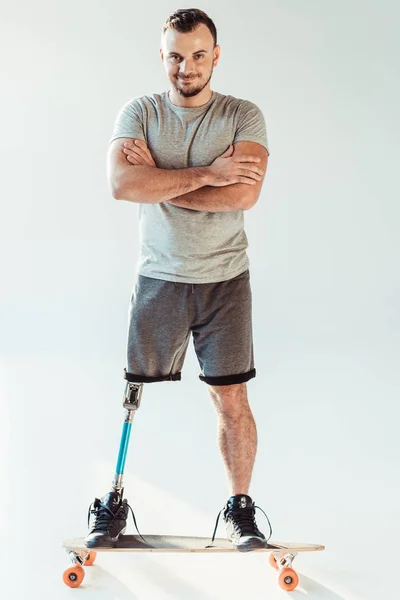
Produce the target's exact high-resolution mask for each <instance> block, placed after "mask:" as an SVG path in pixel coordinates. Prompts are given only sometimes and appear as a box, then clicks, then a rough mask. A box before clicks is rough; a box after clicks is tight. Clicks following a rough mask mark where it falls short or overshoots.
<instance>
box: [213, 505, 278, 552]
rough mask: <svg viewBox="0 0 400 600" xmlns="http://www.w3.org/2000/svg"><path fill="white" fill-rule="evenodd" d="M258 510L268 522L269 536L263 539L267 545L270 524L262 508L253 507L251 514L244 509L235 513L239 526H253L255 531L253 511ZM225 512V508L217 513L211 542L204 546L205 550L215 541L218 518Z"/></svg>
mask: <svg viewBox="0 0 400 600" xmlns="http://www.w3.org/2000/svg"><path fill="white" fill-rule="evenodd" d="M256 508H258V510H261V512H262V513H263V514H264V515H265V518H266V519H267V522H268V527H269V536H268V537H267V538H266V539H265V542H266V543H267V542H268V541H269V540H270V539H271V536H272V527H271V523H270V522H269V519H268V517H267V515H266V514H265V512H264V511H263V509H262V508H260V507H259V506H254V507H252V508H251V512H250V510H248V511H245V509H242V510H241V511H240V512H238V513H236V514H238V516H239V519H238V520H239V522H240V524H242V523H245V524H246V525H253V526H255V528H256V529H257V526H256V525H255V522H254V515H255V509H256ZM224 510H225V507H224V508H222V509H221V510H220V511H219V513H218V517H217V521H216V523H215V527H214V533H213V535H212V540H211V544H209V545H208V546H206V548H211V546H212V544H213V542H214V540H215V534H216V533H217V528H218V522H219V518H220V516H221V513H222V512H223V511H224Z"/></svg>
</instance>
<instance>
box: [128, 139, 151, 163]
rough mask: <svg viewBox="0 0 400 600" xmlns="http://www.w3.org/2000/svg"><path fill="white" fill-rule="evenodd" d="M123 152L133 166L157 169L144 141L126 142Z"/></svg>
mask: <svg viewBox="0 0 400 600" xmlns="http://www.w3.org/2000/svg"><path fill="white" fill-rule="evenodd" d="M123 152H124V154H125V156H126V158H127V160H128V161H129V162H130V163H131V165H143V166H146V167H157V165H156V163H155V162H154V160H153V157H152V155H151V153H150V150H149V149H148V147H147V144H146V142H144V141H143V140H132V141H131V142H125V144H124V147H123Z"/></svg>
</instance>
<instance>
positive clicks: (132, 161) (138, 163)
mask: <svg viewBox="0 0 400 600" xmlns="http://www.w3.org/2000/svg"><path fill="white" fill-rule="evenodd" d="M126 158H127V159H128V160H129V162H130V163H132V164H133V165H141V164H142V163H141V162H140V160H138V159H137V158H135V157H134V156H129V155H128V156H127V157H126Z"/></svg>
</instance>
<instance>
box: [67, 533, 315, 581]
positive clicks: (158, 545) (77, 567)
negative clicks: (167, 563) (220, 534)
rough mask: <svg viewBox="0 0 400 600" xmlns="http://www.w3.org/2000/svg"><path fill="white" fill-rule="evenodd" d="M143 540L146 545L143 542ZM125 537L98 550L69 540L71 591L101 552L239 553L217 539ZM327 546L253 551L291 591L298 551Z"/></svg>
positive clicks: (291, 545)
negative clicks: (265, 557) (266, 556)
mask: <svg viewBox="0 0 400 600" xmlns="http://www.w3.org/2000/svg"><path fill="white" fill-rule="evenodd" d="M143 538H144V539H145V540H146V542H144V541H143ZM143 538H140V537H139V536H138V535H123V536H121V537H120V538H119V540H118V543H117V545H116V546H115V547H114V548H96V550H92V549H91V548H87V547H86V546H85V541H84V538H76V539H72V540H66V541H64V542H63V544H62V546H63V548H65V550H66V552H67V554H68V555H69V557H70V559H71V562H72V566H71V567H69V569H66V570H65V571H64V575H63V579H64V583H65V584H66V585H67V586H68V587H71V588H76V587H78V586H80V585H81V583H82V581H83V579H84V577H85V570H84V568H83V567H84V566H85V567H89V566H91V565H92V564H93V563H94V561H95V559H96V556H97V553H100V552H239V550H237V549H236V548H235V547H234V546H233V545H232V544H231V542H229V540H227V539H225V538H216V539H215V540H214V542H213V543H212V545H210V539H209V538H205V537H189V536H183V537H182V536H170V535H143ZM324 549H325V546H320V545H317V544H300V543H284V542H272V541H269V542H268V544H267V546H266V547H265V548H258V549H257V550H252V552H269V564H270V565H271V566H272V567H273V568H274V569H276V571H277V572H278V583H279V585H280V587H281V588H282V589H283V590H285V591H287V592H291V591H292V590H294V589H295V588H296V587H297V585H298V583H299V577H298V575H297V573H296V571H295V570H294V569H293V568H292V563H293V560H294V559H295V557H296V556H297V554H298V553H299V552H313V551H320V550H324Z"/></svg>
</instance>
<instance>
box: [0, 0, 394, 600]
mask: <svg viewBox="0 0 400 600" xmlns="http://www.w3.org/2000/svg"><path fill="white" fill-rule="evenodd" d="M189 6H190V5H189ZM198 7H199V8H201V9H203V10H205V11H206V12H207V13H208V14H209V15H210V16H211V17H212V18H213V20H214V21H215V23H216V26H217V29H218V34H219V43H220V44H221V47H222V56H221V61H220V64H219V66H218V67H217V69H216V70H215V72H214V77H213V79H212V89H215V90H217V91H219V92H221V93H225V94H233V95H235V96H238V97H241V98H246V99H249V100H251V101H253V102H255V103H257V104H258V105H259V106H260V108H261V109H262V111H263V113H264V115H265V118H266V122H267V128H268V136H269V143H270V150H271V156H270V160H269V169H268V173H267V176H266V180H265V183H264V187H263V191H262V194H261V196H260V199H259V202H258V204H257V205H256V206H255V207H254V208H253V209H252V210H251V211H249V212H247V213H246V215H245V218H246V231H247V234H248V237H249V242H250V248H249V256H250V261H251V278H252V286H253V303H254V336H255V358H256V368H257V373H258V375H257V378H256V379H255V380H252V381H251V382H249V384H248V389H249V397H250V401H251V404H252V408H253V411H254V414H255V417H256V421H257V424H258V431H259V452H258V456H257V462H256V467H255V472H254V477H253V483H252V487H251V494H252V496H253V497H254V500H255V501H256V503H257V504H258V505H259V506H261V507H262V508H263V509H264V510H265V511H266V512H267V514H268V516H269V518H270V519H271V521H272V525H273V529H274V536H273V537H274V538H275V539H278V540H288V541H301V542H316V543H321V544H325V545H326V551H325V552H323V553H315V554H314V553H313V554H306V555H301V556H300V557H298V558H297V559H296V561H297V562H296V561H295V563H294V566H296V564H297V568H298V571H299V572H300V578H301V583H300V586H299V588H298V590H297V591H296V592H294V593H293V595H294V597H297V598H301V597H305V596H306V595H307V596H308V597H309V598H315V599H322V600H341V599H343V598H345V599H346V600H347V599H348V600H353V599H354V600H359V599H363V600H364V599H370V598H371V599H372V598H373V599H376V598H377V597H379V598H380V599H381V598H382V599H383V598H384V599H385V600H388V599H392V598H393V599H394V598H397V597H398V581H397V580H396V577H395V574H396V572H397V574H398V566H396V561H395V560H394V556H395V554H394V553H395V548H396V546H395V542H396V541H397V540H398V537H399V534H400V531H399V521H398V507H399V505H400V502H399V500H400V498H399V496H400V494H399V488H400V483H399V475H398V473H399V469H398V461H399V454H400V452H399V441H398V421H399V417H400V411H399V404H398V403H399V397H400V394H399V391H400V389H399V388H400V385H399V384H400V377H399V358H400V344H399V342H400V336H399V331H400V328H399V325H400V316H399V305H400V297H399V296H400V277H399V258H400V252H399V249H400V248H399V246H400V244H399V235H398V232H399V216H400V210H399V184H398V162H399V152H398V143H399V133H400V131H399V111H398V107H399V105H400V85H399V76H398V74H399V64H398V56H399V51H400V44H399V38H398V17H399V9H398V7H397V4H396V3H395V2H394V1H393V2H389V0H381V2H379V3H378V2H367V1H361V0H358V1H356V0H338V1H336V2H324V1H317V0H309V1H304V2H298V1H297V0H286V1H282V0H280V1H278V0H275V1H272V0H265V1H264V2H256V1H255V0H248V1H247V2H245V3H242V2H238V1H237V0H233V1H230V2H229V3H228V2H226V3H223V2H220V1H217V2H211V1H208V2H207V1H205V2H203V3H202V4H201V5H199V6H198ZM177 8H183V6H180V5H177V4H173V3H171V2H161V1H156V2H152V3H150V2H143V3H139V2H128V1H126V0H115V1H113V2H111V1H109V2H106V1H105V0H97V1H94V0H79V1H78V0H69V1H68V2H61V1H56V2H50V1H47V2H46V1H44V0H42V1H39V2H26V1H25V2H16V3H14V4H12V5H11V3H6V2H5V1H3V2H2V4H1V31H0V44H1V48H0V50H1V62H2V69H1V75H0V77H1V79H0V85H1V99H0V103H1V111H0V115H1V116H0V118H1V123H0V125H1V132H2V133H1V140H0V144H1V148H0V151H1V169H2V189H1V215H0V243H1V248H0V250H1V279H0V285H1V294H0V308H1V313H0V394H1V405H0V410H1V414H0V440H1V454H0V466H1V473H0V477H1V479H0V481H1V493H0V515H1V534H2V539H3V540H6V543H5V544H3V543H2V544H1V546H2V552H3V554H4V556H3V560H2V562H1V563H0V570H1V571H2V590H5V595H4V598H7V600H11V599H18V600H19V599H20V598H21V599H22V598H35V599H36V598H40V599H41V598H46V599H47V598H49V599H50V598H51V599H52V600H53V599H54V598H57V599H59V598H64V597H65V598H67V597H68V598H72V597H77V595H79V594H82V592H83V589H84V588H85V590H86V591H85V592H84V595H85V598H96V599H99V600H106V599H107V600H109V599H110V600H111V599H113V600H114V599H115V600H117V599H118V600H136V599H138V600H139V599H140V600H147V599H150V598H151V599H152V600H153V599H155V598H157V600H158V599H163V598H176V599H182V600H183V599H185V600H189V599H190V600H204V599H217V598H218V600H220V599H224V598H230V599H236V598H247V597H251V598H252V599H254V600H261V599H265V598H278V597H279V598H280V597H282V598H283V597H284V596H285V593H284V592H283V591H281V590H279V588H278V587H277V584H276V579H275V574H274V572H273V571H272V569H270V568H269V566H268V564H267V555H265V554H263V553H257V554H254V553H253V554H249V555H220V556H216V555H211V556H210V555H208V556H203V555H179V554H177V555H174V554H170V555H157V556H152V555H147V554H142V555H132V554H126V555H117V554H103V555H101V556H100V557H99V558H98V560H97V566H94V567H92V569H91V570H88V572H87V575H86V579H85V581H84V585H83V586H82V588H81V589H80V590H69V589H68V588H66V587H65V586H64V584H63V583H62V580H61V576H62V572H63V569H64V568H66V567H67V566H68V564H69V562H68V558H67V556H66V555H64V554H63V552H62V549H61V547H60V544H61V541H62V539H64V538H70V537H75V536H81V535H84V534H85V532H86V515H87V508H88V505H89V504H90V503H91V502H92V501H93V499H94V497H95V496H100V495H102V494H104V493H105V492H106V491H107V490H108V489H109V485H110V482H111V478H112V475H113V472H114V468H115V461H116V456H117V451H118V445H119V438H120V430H121V424H122V420H123V409H122V406H121V400H122V394H123V389H124V381H123V379H122V371H123V367H124V366H125V343H126V326H127V311H128V302H129V298H130V293H131V288H132V283H133V277H134V270H135V263H136V259H137V253H138V246H137V232H138V220H137V216H138V207H137V205H134V204H130V203H127V202H118V201H116V200H114V199H113V198H112V197H111V195H110V192H109V190H108V186H107V181H106V170H105V164H106V152H107V146H108V140H109V137H110V135H111V131H112V127H113V123H114V119H115V117H116V115H117V112H118V111H119V109H120V108H121V106H122V105H123V104H124V103H125V102H126V101H127V100H128V99H129V98H131V97H133V96H140V95H143V94H150V93H154V92H158V93H161V92H162V91H164V90H165V89H167V88H168V80H167V78H166V76H165V73H164V70H163V65H162V63H161V60H160V59H159V40H160V30H161V25H162V23H163V22H164V20H165V19H166V18H167V16H168V15H169V14H170V13H171V12H173V11H174V10H175V9H177ZM198 373H199V367H198V364H197V362H196V358H195V355H194V352H193V347H192V345H190V349H189V352H188V356H187V360H186V363H185V366H184V369H183V380H182V382H180V383H158V384H151V385H148V386H146V387H145V389H144V393H143V402H142V406H141V408H140V410H139V412H138V413H137V416H136V420H135V423H134V427H133V432H132V441H131V446H130V450H129V455H128V461H127V474H126V479H125V482H126V497H127V498H128V499H129V501H130V503H131V505H132V507H133V509H134V511H135V513H136V516H137V519H138V523H139V528H140V530H141V531H142V532H144V533H146V532H147V533H182V534H188V535H190V534H198V535H205V536H207V535H211V533H212V530H213V526H214V521H215V518H216V515H217V513H218V511H219V510H220V508H221V507H222V506H223V504H224V502H225V501H226V497H227V487H226V482H225V476H224V472H223V468H222V461H221V459H220V457H219V453H218V449H217V444H216V420H215V416H214V413H213V408H212V406H211V403H210V401H209V399H208V396H207V393H206V388H205V385H204V384H203V383H202V382H200V381H199V379H198ZM258 520H259V524H260V528H261V529H265V530H266V526H265V520H264V517H263V516H262V514H261V513H260V516H259V517H258ZM130 532H131V533H133V532H134V529H133V525H132V524H130ZM219 534H221V535H223V534H224V531H223V528H221V529H220V531H219ZM80 597H83V596H80Z"/></svg>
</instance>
